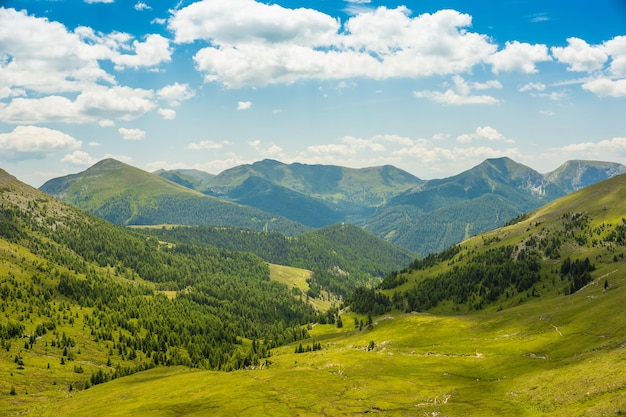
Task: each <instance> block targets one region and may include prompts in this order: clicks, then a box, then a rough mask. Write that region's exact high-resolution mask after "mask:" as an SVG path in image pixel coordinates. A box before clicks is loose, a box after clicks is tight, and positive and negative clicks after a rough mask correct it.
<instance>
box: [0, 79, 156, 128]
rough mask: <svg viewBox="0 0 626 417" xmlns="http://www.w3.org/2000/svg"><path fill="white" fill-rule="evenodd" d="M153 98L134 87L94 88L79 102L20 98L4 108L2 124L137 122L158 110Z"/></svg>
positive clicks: (0, 115)
mask: <svg viewBox="0 0 626 417" xmlns="http://www.w3.org/2000/svg"><path fill="white" fill-rule="evenodd" d="M152 99H153V93H152V91H151V90H143V89H140V88H130V87H112V88H106V87H94V88H92V89H89V90H85V91H83V92H82V93H80V94H79V95H78V97H77V98H76V100H75V101H71V100H70V99H68V98H66V97H64V96H58V95H51V96H46V97H42V98H32V99H31V98H21V97H20V98H16V99H13V100H12V101H11V102H10V103H9V104H8V105H5V106H2V107H0V121H3V122H6V123H20V124H28V123H44V122H63V123H87V122H96V121H97V122H100V121H102V120H103V119H106V120H109V121H110V120H112V119H120V120H133V119H136V118H138V117H141V116H143V115H144V114H145V113H147V112H148V111H150V110H152V109H153V108H154V107H155V103H154V102H153V100H152ZM104 123H105V125H110V123H109V122H104Z"/></svg>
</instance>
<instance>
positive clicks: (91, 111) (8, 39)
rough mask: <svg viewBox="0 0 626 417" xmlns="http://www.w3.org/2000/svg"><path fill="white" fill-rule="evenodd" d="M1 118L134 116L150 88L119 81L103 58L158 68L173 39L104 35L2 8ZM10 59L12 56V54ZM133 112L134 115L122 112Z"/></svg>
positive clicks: (146, 103)
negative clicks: (126, 84)
mask: <svg viewBox="0 0 626 417" xmlns="http://www.w3.org/2000/svg"><path fill="white" fill-rule="evenodd" d="M0 51H2V53H1V54H0V96H2V97H3V98H11V100H9V101H6V102H5V103H0V121H4V122H8V123H21V124H29V123H41V122H62V123H86V122H97V121H99V120H101V119H110V120H113V119H122V120H130V119H133V118H136V117H139V116H141V115H143V114H144V113H145V112H146V111H148V110H150V109H152V108H153V107H154V103H152V100H153V92H152V91H150V90H142V89H136V88H130V87H124V86H119V85H118V84H117V81H116V79H115V76H114V75H112V74H110V73H108V72H107V71H106V70H105V69H103V67H101V62H102V63H106V62H107V61H108V62H110V63H112V64H113V65H114V66H115V67H116V68H118V69H121V68H135V69H138V68H143V67H153V66H156V65H159V64H160V63H162V62H167V61H169V60H170V56H171V48H170V47H169V41H168V40H167V39H165V38H163V37H162V36H160V35H155V34H148V35H146V37H145V38H144V40H143V41H137V40H133V37H132V36H131V35H129V34H125V33H121V32H112V33H110V34H103V33H99V32H95V31H94V30H93V29H91V28H88V27H84V26H78V27H76V28H75V29H74V30H73V31H70V30H68V29H67V28H66V27H65V26H64V25H63V24H61V23H59V22H54V21H49V20H47V19H45V18H39V17H34V16H29V15H28V14H27V13H26V12H25V11H19V12H18V11H16V10H14V9H5V8H0ZM8 57H10V59H9V58H8ZM127 110H130V112H129V113H125V112H126V111H127Z"/></svg>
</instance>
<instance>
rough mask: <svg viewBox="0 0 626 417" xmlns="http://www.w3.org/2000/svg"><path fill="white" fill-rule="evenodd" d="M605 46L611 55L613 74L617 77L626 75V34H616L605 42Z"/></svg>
mask: <svg viewBox="0 0 626 417" xmlns="http://www.w3.org/2000/svg"><path fill="white" fill-rule="evenodd" d="M603 47H604V50H605V51H606V53H607V54H609V55H610V57H611V64H610V66H609V71H610V72H611V74H612V75H613V76H615V77H626V36H616V37H614V38H613V39H611V40H610V41H607V42H604V44H603Z"/></svg>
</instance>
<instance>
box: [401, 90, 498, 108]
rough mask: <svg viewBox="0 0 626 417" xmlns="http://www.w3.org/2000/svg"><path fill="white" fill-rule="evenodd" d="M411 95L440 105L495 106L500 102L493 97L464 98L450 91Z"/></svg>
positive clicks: (426, 91) (416, 92) (418, 92)
mask: <svg viewBox="0 0 626 417" xmlns="http://www.w3.org/2000/svg"><path fill="white" fill-rule="evenodd" d="M413 95H414V96H415V97H417V98H427V99H429V100H432V101H434V102H437V103H442V104H454V105H464V104H497V103H499V102H500V100H498V99H497V98H495V97H492V96H487V95H481V96H464V95H460V94H457V93H455V92H454V91H452V90H446V91H445V92H443V93H442V92H439V91H428V90H425V91H415V92H413Z"/></svg>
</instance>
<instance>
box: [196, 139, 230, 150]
mask: <svg viewBox="0 0 626 417" xmlns="http://www.w3.org/2000/svg"><path fill="white" fill-rule="evenodd" d="M227 143H228V142H222V143H217V142H213V141H212V140H203V141H201V142H194V143H190V144H189V145H187V149H188V150H190V151H200V150H205V149H222V148H223V147H224V145H225V144H227Z"/></svg>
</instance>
